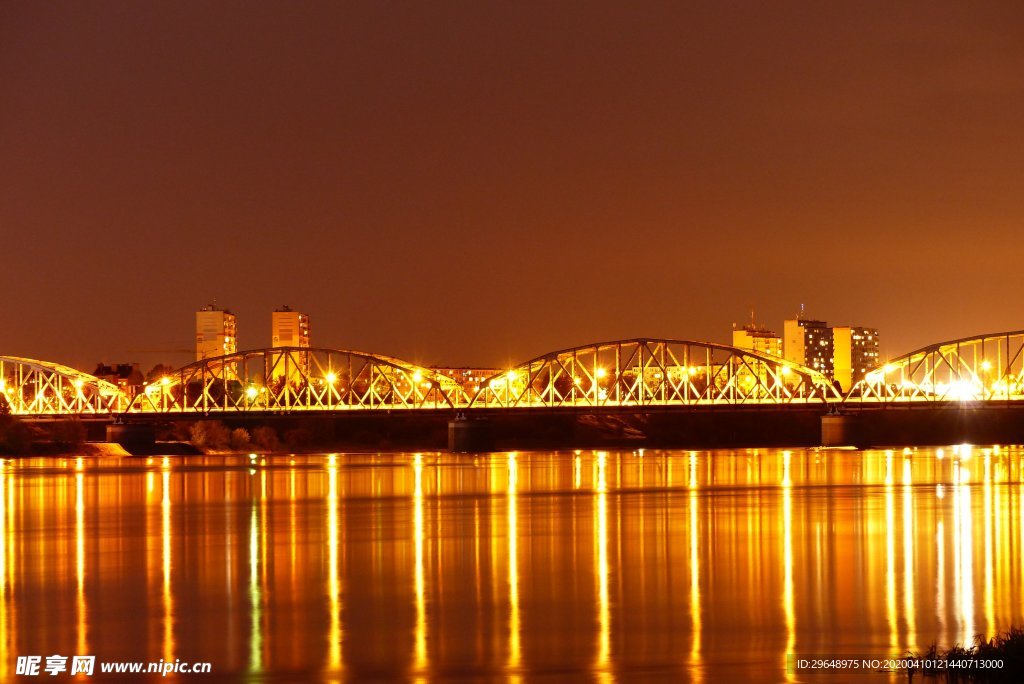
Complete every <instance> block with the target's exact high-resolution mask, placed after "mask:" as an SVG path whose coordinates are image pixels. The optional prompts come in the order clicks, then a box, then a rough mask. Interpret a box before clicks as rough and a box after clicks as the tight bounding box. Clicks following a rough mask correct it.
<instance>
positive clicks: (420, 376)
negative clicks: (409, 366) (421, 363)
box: [412, 371, 423, 382]
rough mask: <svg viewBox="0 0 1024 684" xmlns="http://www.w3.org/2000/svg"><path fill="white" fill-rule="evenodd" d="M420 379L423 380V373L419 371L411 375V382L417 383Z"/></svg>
mask: <svg viewBox="0 0 1024 684" xmlns="http://www.w3.org/2000/svg"><path fill="white" fill-rule="evenodd" d="M422 379H423V373H421V372H420V371H416V372H415V373H413V374H412V380H413V382H419V381H420V380H422Z"/></svg>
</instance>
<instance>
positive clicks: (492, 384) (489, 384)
mask: <svg viewBox="0 0 1024 684" xmlns="http://www.w3.org/2000/svg"><path fill="white" fill-rule="evenodd" d="M487 386H488V387H490V388H491V389H494V388H495V387H497V386H498V381H497V380H491V381H490V382H489V383H487Z"/></svg>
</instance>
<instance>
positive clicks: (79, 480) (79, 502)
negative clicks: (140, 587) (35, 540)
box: [75, 458, 89, 654]
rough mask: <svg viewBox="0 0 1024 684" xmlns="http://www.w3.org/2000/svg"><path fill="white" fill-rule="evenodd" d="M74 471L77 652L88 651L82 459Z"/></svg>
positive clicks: (83, 652)
mask: <svg viewBox="0 0 1024 684" xmlns="http://www.w3.org/2000/svg"><path fill="white" fill-rule="evenodd" d="M76 470H78V471H79V472H77V473H75V579H76V583H77V591H76V593H75V609H76V610H75V612H76V613H77V614H78V653H79V654H85V653H88V652H89V649H88V645H89V641H88V639H87V638H86V636H87V634H86V632H87V630H88V624H89V623H88V620H87V619H86V603H85V481H84V478H85V476H84V475H83V474H82V472H81V470H82V459H81V458H79V459H78V465H77V468H76Z"/></svg>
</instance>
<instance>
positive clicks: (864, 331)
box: [832, 325, 878, 392]
mask: <svg viewBox="0 0 1024 684" xmlns="http://www.w3.org/2000/svg"><path fill="white" fill-rule="evenodd" d="M832 338H833V347H834V354H835V378H836V380H837V381H839V385H840V386H841V387H842V388H843V391H844V392H849V391H850V388H851V387H853V386H854V385H855V384H857V383H858V382H860V381H861V380H863V379H864V376H865V375H866V374H867V372H868V371H869V370H871V369H872V368H874V367H876V366H877V365H878V330H877V329H876V328H865V327H863V326H857V325H847V326H842V327H837V328H832Z"/></svg>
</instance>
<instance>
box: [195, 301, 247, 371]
mask: <svg viewBox="0 0 1024 684" xmlns="http://www.w3.org/2000/svg"><path fill="white" fill-rule="evenodd" d="M236 351H238V337H237V328H236V324H235V314H233V313H231V312H230V311H228V310H227V309H218V308H217V307H216V306H215V305H213V304H208V305H207V306H204V307H203V308H202V309H200V310H199V311H196V360H197V361H200V360H202V359H210V358H213V357H215V356H224V355H226V354H234V353H235V352H236Z"/></svg>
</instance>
